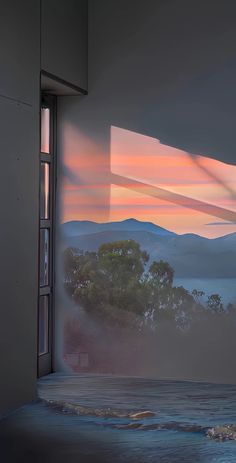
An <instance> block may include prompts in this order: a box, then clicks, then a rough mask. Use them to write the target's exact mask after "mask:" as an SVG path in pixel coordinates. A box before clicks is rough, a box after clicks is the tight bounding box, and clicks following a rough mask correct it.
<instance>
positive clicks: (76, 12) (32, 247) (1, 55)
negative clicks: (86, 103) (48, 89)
mask: <svg viewBox="0 0 236 463" xmlns="http://www.w3.org/2000/svg"><path fill="white" fill-rule="evenodd" d="M86 4H87V2H86V1H81V2H78V1H73V0H70V1H67V2H66V1H57V2H56V1H48V0H47V1H44V0H42V1H40V0H34V1H33V2H32V1H31V0H22V1H20V2H19V1H17V0H7V1H5V0H4V1H2V2H1V5H0V120H1V124H0V153H1V169H0V172H1V181H0V202H1V204H0V209H1V230H0V242H1V254H0V255H1V259H0V274H1V283H0V284H1V323H0V369H1V382H0V414H4V413H6V412H8V411H9V410H11V409H14V408H16V407H17V406H19V405H21V404H23V403H25V402H29V401H31V400H33V399H35V398H36V395H37V390H36V386H37V298H38V228H39V219H38V218H39V111H40V69H41V68H43V69H44V70H46V71H48V72H50V73H53V74H55V75H56V77H59V78H62V79H66V80H67V81H69V82H70V83H71V84H74V85H79V86H81V87H84V88H85V87H86V79H87V77H86V76H87V65H86V59H87V7H86ZM40 21H41V26H42V33H40ZM62 31H63V32H62ZM40 42H41V48H40ZM40 61H41V62H42V64H40Z"/></svg>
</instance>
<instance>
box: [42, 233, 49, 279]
mask: <svg viewBox="0 0 236 463" xmlns="http://www.w3.org/2000/svg"><path fill="white" fill-rule="evenodd" d="M48 284H49V230H47V229H46V228H43V229H41V230H40V286H47V285H48Z"/></svg>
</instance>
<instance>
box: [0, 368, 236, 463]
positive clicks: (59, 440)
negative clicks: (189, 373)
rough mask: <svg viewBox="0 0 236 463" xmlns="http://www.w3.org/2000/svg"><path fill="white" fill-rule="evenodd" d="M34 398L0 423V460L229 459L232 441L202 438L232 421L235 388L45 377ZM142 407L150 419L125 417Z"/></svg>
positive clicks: (176, 462)
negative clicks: (31, 402)
mask: <svg viewBox="0 0 236 463" xmlns="http://www.w3.org/2000/svg"><path fill="white" fill-rule="evenodd" d="M39 396H40V398H41V399H42V401H38V402H37V403H34V404H30V405H27V406H25V407H22V408H21V409H20V410H18V411H17V412H16V413H15V414H13V415H11V416H10V417H8V418H7V419H5V420H2V421H1V423H0V448H1V457H2V458H0V461H1V463H10V462H16V463H21V462H22V463H28V462H33V463H36V462H40V463H41V462H46V463H47V462H49V463H51V462H52V463H62V462H68V463H70V462H71V463H74V462H78V463H83V462H84V463H87V462H93V463H96V462H103V463H106V462H108V461H109V462H110V463H111V462H112V463H116V462H127V463H128V462H129V463H134V462H135V463H146V462H147V463H148V462H150V463H159V462H162V463H163V462H164V463H200V462H201V463H213V462H214V463H233V462H234V463H235V461H236V442H235V441H229V442H219V441H214V440H211V439H209V438H208V437H206V429H207V428H209V427H211V426H216V425H219V424H231V423H236V386H232V385H216V384H208V383H196V382H184V381H158V380H155V379H144V378H131V377H116V376H94V375H86V374H85V375H71V376H70V375H68V376H64V375H60V374H53V375H50V376H47V377H45V378H43V379H41V380H40V381H39ZM55 404H56V406H55ZM81 407H82V410H84V413H81ZM101 410H102V411H103V412H104V411H106V414H105V415H104V413H102V414H101V413H100V411H101ZM109 410H110V411H114V410H115V411H117V412H119V413H120V414H119V413H118V415H117V416H116V415H114V414H113V413H110V412H109V413H107V411H109ZM145 410H146V411H151V412H152V414H150V415H148V416H144V417H142V416H141V418H140V417H139V419H135V420H134V419H133V418H131V414H132V413H134V412H141V411H145ZM93 411H94V413H93Z"/></svg>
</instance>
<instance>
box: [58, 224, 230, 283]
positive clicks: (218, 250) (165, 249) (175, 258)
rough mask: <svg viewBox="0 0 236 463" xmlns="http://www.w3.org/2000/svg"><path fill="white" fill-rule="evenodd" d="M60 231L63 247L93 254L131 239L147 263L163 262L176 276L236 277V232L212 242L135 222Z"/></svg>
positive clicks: (70, 226)
mask: <svg viewBox="0 0 236 463" xmlns="http://www.w3.org/2000/svg"><path fill="white" fill-rule="evenodd" d="M62 230H63V247H74V248H79V249H83V250H88V251H97V250H98V248H99V246H100V245H101V244H103V243H107V242H112V241H118V240H127V239H133V240H135V241H137V242H138V243H139V244H140V246H141V248H142V249H145V250H146V251H147V252H148V253H149V256H150V261H149V262H152V261H153V260H160V259H162V260H166V261H167V262H169V263H170V265H171V266H172V267H173V268H174V270H175V276H176V277H180V278H235V277H236V233H231V234H229V235H225V236H222V237H220V238H215V239H208V238H204V237H202V236H199V235H195V234H185V235H178V234H176V233H173V232H171V231H169V230H166V229H164V228H162V227H160V226H158V225H155V224H153V223H151V222H140V221H138V220H136V219H127V220H124V221H121V222H109V223H96V222H91V221H72V222H66V223H64V224H62Z"/></svg>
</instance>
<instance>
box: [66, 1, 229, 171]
mask: <svg viewBox="0 0 236 463" xmlns="http://www.w3.org/2000/svg"><path fill="white" fill-rule="evenodd" d="M235 19H236V4H235V2H234V1H233V0H226V1H223V0H220V1H217V2H215V1H214V0H192V1H191V2H189V1H188V0H178V1H175V0H146V1H143V0H138V1H137V0H129V1H127V0H119V1H118V2H115V1H110V0H100V1H99V2H98V1H96V0H89V82H88V90H89V96H88V97H87V98H86V99H84V101H83V102H82V103H81V102H80V101H78V103H77V104H76V103H73V104H71V102H69V101H67V100H64V101H63V102H62V103H61V110H62V111H63V113H65V121H69V122H70V123H71V124H77V127H78V129H79V130H80V131H85V133H86V134H89V135H91V136H93V134H94V133H96V134H97V136H98V137H99V138H100V139H103V138H104V137H106V136H107V132H109V127H110V125H111V124H113V125H117V126H119V127H122V128H125V129H130V130H134V131H136V132H139V133H143V134H146V135H150V136H152V137H156V138H158V139H160V140H161V142H162V143H165V144H168V145H171V146H175V147H179V148H182V149H186V150H188V151H190V152H192V153H198V154H205V155H208V156H212V157H216V158H218V159H222V160H225V161H226V162H232V163H234V162H235V146H234V145H235V142H234V128H235V124H236V112H235V107H236V92H235V80H236V29H235V27H234V24H235Z"/></svg>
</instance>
